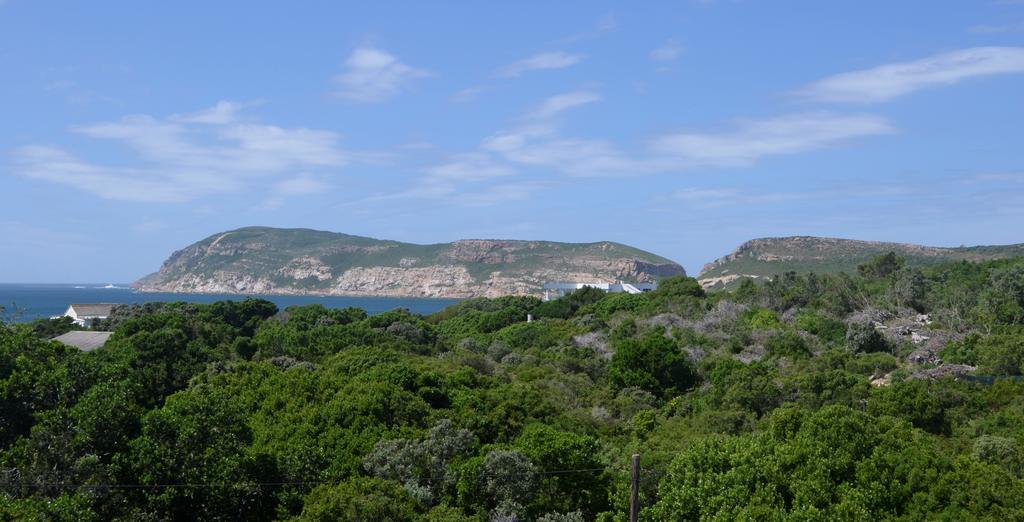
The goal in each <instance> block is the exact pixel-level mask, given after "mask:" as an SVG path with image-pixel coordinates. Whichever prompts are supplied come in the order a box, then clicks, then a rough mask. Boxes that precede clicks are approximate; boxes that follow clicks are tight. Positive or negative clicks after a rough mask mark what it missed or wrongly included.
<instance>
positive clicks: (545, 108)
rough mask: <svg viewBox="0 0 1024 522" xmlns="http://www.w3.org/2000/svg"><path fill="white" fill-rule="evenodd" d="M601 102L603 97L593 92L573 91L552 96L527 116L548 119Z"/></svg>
mask: <svg viewBox="0 0 1024 522" xmlns="http://www.w3.org/2000/svg"><path fill="white" fill-rule="evenodd" d="M600 100H601V95H599V94H597V93H596V92H593V91H573V92H567V93H565V94H559V95H556V96H552V97H550V98H548V99H547V100H544V103H542V104H541V105H540V107H538V108H537V109H536V110H534V111H533V112H531V113H529V114H528V115H527V117H528V118H531V119H547V118H551V117H554V116H556V115H558V114H559V113H561V112H564V111H566V110H569V109H572V108H575V107H580V106H582V105H587V104H588V103H594V102H597V101H600Z"/></svg>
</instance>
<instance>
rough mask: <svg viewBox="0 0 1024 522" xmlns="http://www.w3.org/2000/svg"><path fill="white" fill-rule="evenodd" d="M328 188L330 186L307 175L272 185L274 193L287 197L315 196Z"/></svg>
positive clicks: (300, 175)
mask: <svg viewBox="0 0 1024 522" xmlns="http://www.w3.org/2000/svg"><path fill="white" fill-rule="evenodd" d="M329 188H330V185H328V184H327V183H325V182H323V181H321V180H320V179H318V178H315V177H313V176H311V175H309V174H299V175H298V176H294V177H291V178H287V179H283V180H281V181H278V182H277V183H275V184H274V192H275V193H278V194H284V195H288V196H300V195H305V194H316V193H318V192H323V191H325V190H327V189H329Z"/></svg>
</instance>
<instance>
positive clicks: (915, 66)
mask: <svg viewBox="0 0 1024 522" xmlns="http://www.w3.org/2000/svg"><path fill="white" fill-rule="evenodd" d="M1020 72H1024V48H1022V47H974V48H970V49H962V50H959V51H953V52H949V53H943V54H937V55H935V56H930V57H928V58H923V59H921V60H915V61H910V62H900V63H892V64H887V65H882V66H879V67H874V68H871V69H864V70H860V71H853V72H848V73H842V74H837V75H834V76H829V77H827V78H824V79H822V80H819V81H817V82H814V83H812V84H810V85H808V86H807V87H805V88H803V89H801V90H800V91H798V92H797V94H799V95H801V96H803V97H805V98H808V99H812V100H817V101H825V102H850V103H877V102H884V101H888V100H892V99H894V98H897V97H899V96H903V95H905V94H910V93H912V92H914V91H917V90H920V89H924V88H927V87H932V86H937V85H951V84H955V83H957V82H959V81H961V80H964V79H967V78H972V77H975V76H988V75H993V74H1009V73H1020Z"/></svg>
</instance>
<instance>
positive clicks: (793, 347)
mask: <svg viewBox="0 0 1024 522" xmlns="http://www.w3.org/2000/svg"><path fill="white" fill-rule="evenodd" d="M764 347H765V349H767V350H768V355H769V356H770V357H808V356H810V355H811V348H810V346H808V345H807V341H805V340H804V338H803V337H801V336H800V334H798V333H796V332H794V331H792V330H784V331H781V332H777V333H774V334H772V336H771V337H769V338H768V341H767V342H765V344H764Z"/></svg>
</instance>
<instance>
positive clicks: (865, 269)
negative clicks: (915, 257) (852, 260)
mask: <svg viewBox="0 0 1024 522" xmlns="http://www.w3.org/2000/svg"><path fill="white" fill-rule="evenodd" d="M906 264H907V261H906V259H904V258H902V257H900V256H898V255H896V252H886V253H885V254H880V255H877V256H875V257H873V258H871V261H868V262H867V263H864V264H863V265H860V266H858V267H857V272H858V273H859V274H860V275H861V276H863V277H865V278H872V279H882V278H886V277H889V276H891V275H893V274H895V273H896V272H898V271H900V270H901V269H902V268H903V267H904V266H905V265H906Z"/></svg>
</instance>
